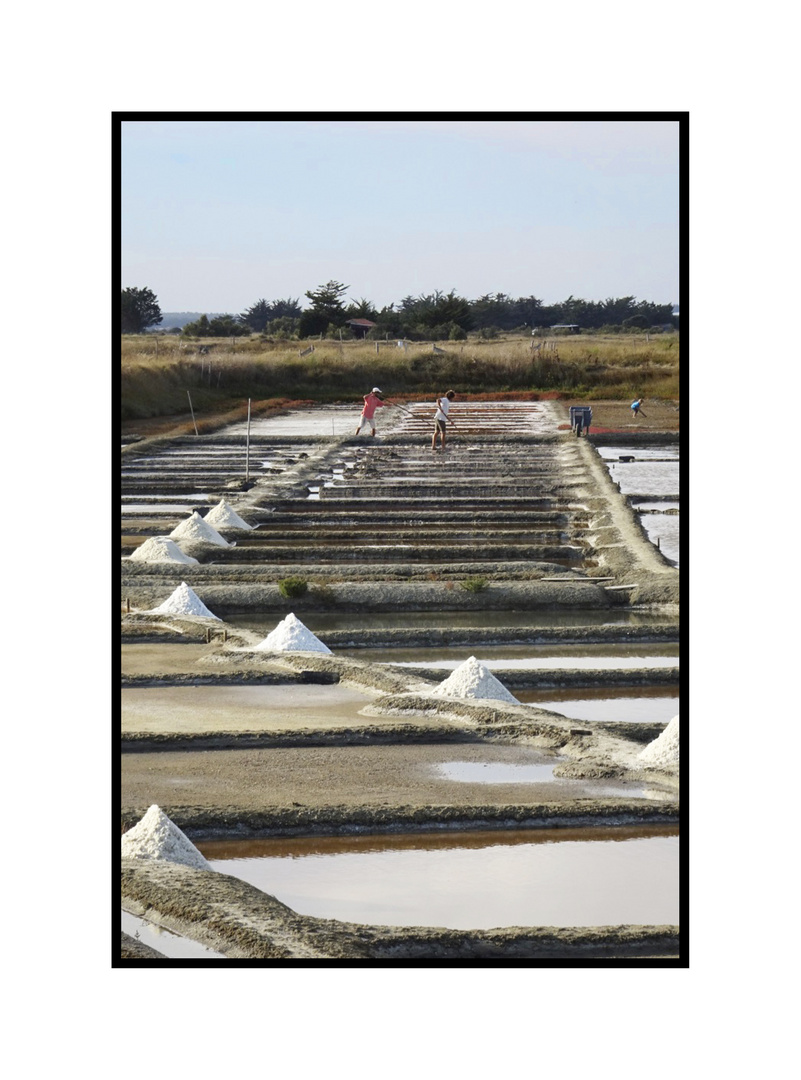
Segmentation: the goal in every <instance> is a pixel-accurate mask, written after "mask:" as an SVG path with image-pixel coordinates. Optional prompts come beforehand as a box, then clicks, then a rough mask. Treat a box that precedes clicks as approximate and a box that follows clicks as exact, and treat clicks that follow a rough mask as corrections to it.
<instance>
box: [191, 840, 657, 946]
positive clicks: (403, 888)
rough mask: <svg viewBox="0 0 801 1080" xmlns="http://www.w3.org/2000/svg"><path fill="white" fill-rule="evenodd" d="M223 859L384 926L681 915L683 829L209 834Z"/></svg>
mask: <svg viewBox="0 0 801 1080" xmlns="http://www.w3.org/2000/svg"><path fill="white" fill-rule="evenodd" d="M198 847H199V848H200V850H201V851H202V852H203V854H204V855H205V857H206V858H207V859H208V860H209V862H210V863H211V865H212V867H213V868H214V869H215V870H217V871H219V872H220V873H224V874H231V875H233V876H234V877H237V878H240V879H242V880H244V881H248V882H250V883H251V884H252V885H255V886H256V887H257V888H259V889H261V890H262V891H264V892H266V893H269V894H270V895H271V896H275V897H276V898H277V899H278V900H280V901H281V902H282V903H284V904H287V905H288V906H289V907H291V908H292V909H293V910H295V911H297V912H299V913H300V914H303V915H314V916H317V917H320V918H329V919H340V920H345V921H348V922H357V923H369V924H373V925H379V926H441V927H448V928H451V929H458V930H467V929H489V928H492V927H504V926H559V927H566V926H612V925H621V924H625V923H628V924H633V925H656V924H677V923H678V921H679V836H678V829H677V828H668V829H665V828H659V827H654V828H651V829H649V828H648V827H641V828H638V829H614V830H583V829H558V830H550V829H549V830H544V831H539V830H537V831H532V830H515V831H511V832H504V833H502V834H499V833H497V832H464V833H462V832H459V833H458V834H454V833H450V834H448V835H443V834H424V835H419V834H418V835H415V836H408V835H406V836H382V837H376V836H359V837H347V838H342V837H321V838H315V839H308V840H298V839H288V840H258V841H253V840H250V841H234V842H231V841H207V842H202V843H200V844H198Z"/></svg>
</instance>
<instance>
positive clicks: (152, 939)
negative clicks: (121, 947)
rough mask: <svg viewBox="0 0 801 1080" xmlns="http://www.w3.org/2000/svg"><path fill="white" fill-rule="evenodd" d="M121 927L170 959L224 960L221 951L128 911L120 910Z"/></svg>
mask: <svg viewBox="0 0 801 1080" xmlns="http://www.w3.org/2000/svg"><path fill="white" fill-rule="evenodd" d="M122 929H123V931H124V932H125V933H126V934H128V936H129V937H132V938H135V939H136V940H137V941H140V942H141V943H142V944H143V945H149V946H150V948H151V949H155V950H156V951H157V952H160V953H161V954H162V955H163V956H166V957H168V958H169V959H170V960H225V956H223V954H222V953H219V952H215V951H214V950H213V949H207V948H206V946H205V945H201V944H200V943H199V942H197V941H192V939H191V938H185V937H180V936H179V935H178V934H173V933H172V931H171V930H165V929H164V928H163V927H161V926H156V924H155V923H151V922H148V921H147V920H146V919H140V918H137V916H136V915H131V913H130V912H128V911H123V912H122Z"/></svg>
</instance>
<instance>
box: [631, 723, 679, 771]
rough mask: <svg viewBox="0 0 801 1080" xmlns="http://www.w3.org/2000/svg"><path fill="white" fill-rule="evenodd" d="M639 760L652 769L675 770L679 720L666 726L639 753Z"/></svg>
mask: <svg viewBox="0 0 801 1080" xmlns="http://www.w3.org/2000/svg"><path fill="white" fill-rule="evenodd" d="M640 760H641V761H642V762H643V763H644V764H645V765H646V766H650V767H651V768H652V769H677V768H678V766H679V718H678V716H674V717H673V719H672V720H671V721H670V723H669V724H668V726H667V727H666V728H665V730H664V731H663V732H662V734H661V735H658V736H657V737H656V738H655V739H654V741H653V742H650V743H648V745H647V746H646V748H645V749H644V750H643V751H641V753H640Z"/></svg>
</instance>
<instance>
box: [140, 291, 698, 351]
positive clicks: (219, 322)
mask: <svg viewBox="0 0 801 1080" xmlns="http://www.w3.org/2000/svg"><path fill="white" fill-rule="evenodd" d="M349 288H350V286H349V285H343V284H342V283H341V282H339V281H328V282H326V283H325V284H324V285H320V286H319V287H318V288H316V289H310V290H309V291H308V292H306V293H305V294H304V295H305V296H306V297H307V299H308V300H309V301H310V303H309V305H308V306H307V307H305V308H303V307H301V304H300V298H299V297H294V298H293V297H287V298H286V299H280V300H271V301H270V300H266V299H260V300H257V301H256V302H255V303H254V304H252V305H251V306H250V307H249V308H247V309H246V310H245V311H243V312H241V313H240V314H239V315H218V316H216V317H213V318H209V317H208V316H207V315H202V316H201V317H200V318H199V319H197V320H196V321H195V322H191V323H187V324H186V325H185V326H184V327H183V333H184V334H185V335H187V336H191V337H242V336H247V335H249V334H254V333H255V334H263V335H265V336H267V337H272V338H276V339H279V340H281V339H284V340H286V339H289V338H309V337H318V336H320V335H321V334H322V335H323V336H332V335H333V336H340V335H341V336H342V337H343V338H350V337H353V336H356V335H358V336H366V337H368V338H371V339H379V338H384V337H392V338H407V339H409V340H411V341H415V340H417V341H431V340H435V341H436V340H443V339H450V340H459V339H464V338H466V337H467V333H468V331H472V332H477V333H478V335H479V336H480V337H486V338H491V337H494V336H495V335H496V334H498V333H501V332H509V331H515V330H516V331H521V332H522V331H526V330H532V329H536V328H543V329H549V328H552V327H554V326H560V325H561V326H566V325H567V326H572V327H575V328H577V329H578V330H596V331H604V330H607V331H620V330H624V331H625V330H647V329H661V328H663V327H667V326H672V327H678V317H676V316H674V315H673V304H655V303H653V302H651V301H648V300H637V298H636V297H635V296H623V297H617V298H611V297H610V298H608V299H606V300H602V301H593V300H582V299H580V298H577V297H574V296H572V295H571V296H569V297H568V298H567V300H563V301H562V302H561V303H558V304H545V303H543V301H542V300H539V299H538V298H537V297H535V296H522V297H516V298H515V297H511V296H508V295H507V294H506V293H486V294H485V295H483V296H480V297H478V299H476V300H468V299H467V298H466V297H463V296H459V295H458V294H457V293H456V291H455V290H453V289H451V291H450V292H448V293H445V292H442V291H440V290H437V291H435V292H433V293H429V294H427V295H421V296H405V297H404V298H403V299H402V300H401V301H400V302H399V303H398V304H394V303H392V304H389V305H388V306H385V307H382V308H376V307H375V306H374V305H373V304H372V303H371V302H370V301H369V300H366V299H364V298H361V299H360V300H358V301H350V302H346V295H345V294H346V293H347V290H348V289H349ZM354 319H360V320H366V321H367V322H369V323H372V324H373V325H372V327H366V326H362V327H356V328H351V326H350V325H349V324H350V323H351V322H352V321H353V320H354ZM161 321H162V315H161V309H160V308H159V305H158V300H157V298H156V296H155V295H154V294H153V292H152V291H151V290H150V289H147V288H145V289H133V288H128V289H123V291H122V322H121V325H122V332H123V333H124V334H140V333H143V332H144V331H146V330H148V329H149V328H150V327H153V326H157V325H158V324H159V323H160V322H161Z"/></svg>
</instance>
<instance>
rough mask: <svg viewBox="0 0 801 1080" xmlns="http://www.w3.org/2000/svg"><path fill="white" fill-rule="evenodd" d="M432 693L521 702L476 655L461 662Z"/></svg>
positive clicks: (443, 695)
mask: <svg viewBox="0 0 801 1080" xmlns="http://www.w3.org/2000/svg"><path fill="white" fill-rule="evenodd" d="M431 693H432V694H439V695H441V696H442V697H463V698H496V699H498V700H499V701H511V702H514V704H515V705H519V704H520V702H519V701H518V700H517V698H516V697H514V695H512V694H510V692H509V691H508V690H507V689H506V687H505V686H504V685H503V683H502V682H499V681H498V680H497V679H496V678H495V676H494V675H493V674H492V672H491V671H489V670H488V668H486V667H485V666H484V664H482V663H481V661H480V660H476V658H475V656H471V657H470V659H469V660H465V662H464V663H463V664H460V665H459V667H458V668H456V670H455V671H452V672H451V674H450V675H449V676H448V678H447V679H445V681H444V682H441V683H440V684H439V686H437V687H436V688H435V689H434V690H432V691H431Z"/></svg>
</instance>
